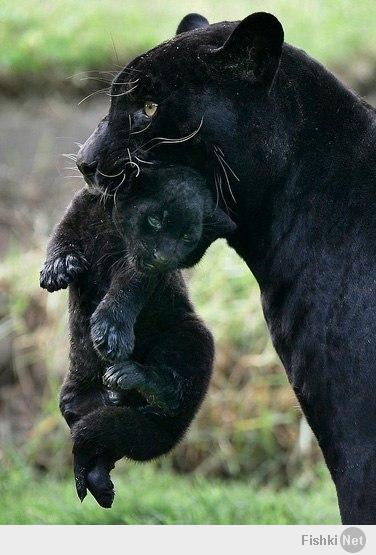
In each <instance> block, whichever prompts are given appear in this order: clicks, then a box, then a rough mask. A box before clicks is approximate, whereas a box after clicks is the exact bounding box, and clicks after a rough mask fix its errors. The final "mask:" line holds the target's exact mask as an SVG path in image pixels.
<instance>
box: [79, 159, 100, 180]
mask: <svg viewBox="0 0 376 555" xmlns="http://www.w3.org/2000/svg"><path fill="white" fill-rule="evenodd" d="M76 164H77V168H78V169H79V170H80V172H81V173H82V175H83V176H84V177H85V179H87V180H88V181H92V180H93V177H94V176H95V172H96V171H97V165H98V164H97V162H91V163H90V164H88V163H87V162H85V160H84V159H82V158H80V157H79V156H78V157H77V161H76Z"/></svg>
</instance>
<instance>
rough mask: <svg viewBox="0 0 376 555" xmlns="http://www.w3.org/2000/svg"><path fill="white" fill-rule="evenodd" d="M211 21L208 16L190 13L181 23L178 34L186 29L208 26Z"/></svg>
mask: <svg viewBox="0 0 376 555" xmlns="http://www.w3.org/2000/svg"><path fill="white" fill-rule="evenodd" d="M208 25H209V21H208V20H207V19H206V17H204V16H202V15H200V14H198V13H189V14H188V15H186V16H185V17H183V19H182V20H181V22H180V23H179V27H178V28H177V31H176V34H177V35H180V33H185V32H186V31H193V29H200V28H201V27H207V26H208Z"/></svg>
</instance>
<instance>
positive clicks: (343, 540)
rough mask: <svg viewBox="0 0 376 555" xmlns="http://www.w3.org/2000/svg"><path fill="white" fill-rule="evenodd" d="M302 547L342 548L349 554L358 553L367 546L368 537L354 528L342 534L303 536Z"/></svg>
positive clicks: (347, 529)
mask: <svg viewBox="0 0 376 555" xmlns="http://www.w3.org/2000/svg"><path fill="white" fill-rule="evenodd" d="M302 545H303V546H310V547H342V548H343V549H344V550H345V551H347V552H348V553H358V552H359V551H361V550H362V549H363V548H364V546H365V545H366V535H365V533H364V532H363V531H362V530H360V528H356V527H355V526H352V527H350V528H346V530H344V531H343V532H342V534H319V535H315V534H302Z"/></svg>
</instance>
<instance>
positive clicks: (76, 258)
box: [39, 253, 88, 293]
mask: <svg viewBox="0 0 376 555" xmlns="http://www.w3.org/2000/svg"><path fill="white" fill-rule="evenodd" d="M87 269H88V263H87V260H86V259H85V257H84V256H82V255H81V254H78V253H69V254H64V255H60V256H56V257H52V258H48V259H47V260H46V262H45V263H44V266H43V268H42V270H41V272H40V281H39V283H40V286H41V287H42V288H43V289H47V291H49V292H50V293H52V292H53V291H59V289H66V288H67V287H68V285H69V284H70V283H72V281H74V280H75V279H76V277H77V276H78V274H81V273H83V272H85V271H86V270H87Z"/></svg>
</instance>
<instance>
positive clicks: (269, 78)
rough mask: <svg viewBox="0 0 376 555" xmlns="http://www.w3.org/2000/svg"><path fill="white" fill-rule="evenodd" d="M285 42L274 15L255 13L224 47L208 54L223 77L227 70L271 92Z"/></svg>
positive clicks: (208, 58) (280, 27)
mask: <svg viewBox="0 0 376 555" xmlns="http://www.w3.org/2000/svg"><path fill="white" fill-rule="evenodd" d="M283 38H284V35H283V28H282V25H281V24H280V22H279V21H278V19H277V18H276V17H274V15H272V14H269V13H264V12H259V13H254V14H252V15H249V16H248V17H246V18H245V19H243V21H241V22H240V23H239V25H238V26H237V27H236V28H235V29H234V31H233V32H232V34H231V35H230V36H229V38H228V39H227V40H226V42H225V43H224V44H223V46H221V47H220V48H217V49H215V50H212V51H211V52H210V53H208V56H207V61H208V63H215V65H216V67H217V69H219V70H220V71H221V72H222V73H223V72H226V70H227V72H229V73H232V74H236V75H237V76H238V77H242V78H244V79H246V80H248V81H251V82H253V83H255V84H256V83H260V84H263V85H265V86H266V87H267V88H269V87H270V86H271V84H272V82H273V79H274V75H275V73H276V71H277V69H278V65H279V60H280V58H281V53H282V45H283ZM210 59H211V62H210Z"/></svg>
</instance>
